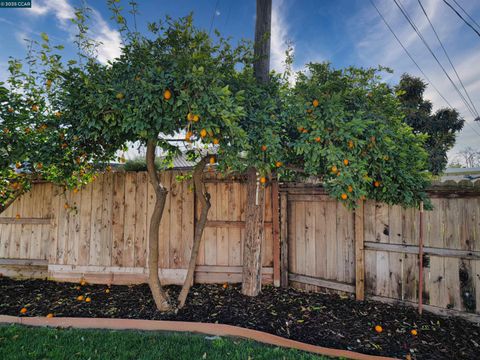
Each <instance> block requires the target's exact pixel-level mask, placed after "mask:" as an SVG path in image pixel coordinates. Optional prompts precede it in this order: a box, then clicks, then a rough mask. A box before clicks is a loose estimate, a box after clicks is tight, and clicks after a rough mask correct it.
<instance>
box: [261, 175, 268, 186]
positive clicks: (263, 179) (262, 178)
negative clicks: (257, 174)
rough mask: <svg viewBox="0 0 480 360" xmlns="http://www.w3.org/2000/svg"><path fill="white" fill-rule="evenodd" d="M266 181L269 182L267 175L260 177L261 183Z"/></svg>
mask: <svg viewBox="0 0 480 360" xmlns="http://www.w3.org/2000/svg"><path fill="white" fill-rule="evenodd" d="M266 182H267V178H265V177H263V176H262V177H261V178H260V183H261V184H265V183H266Z"/></svg>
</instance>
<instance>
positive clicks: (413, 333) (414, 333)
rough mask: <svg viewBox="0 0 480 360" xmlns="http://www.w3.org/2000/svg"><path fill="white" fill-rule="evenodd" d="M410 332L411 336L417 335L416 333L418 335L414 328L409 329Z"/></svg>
mask: <svg viewBox="0 0 480 360" xmlns="http://www.w3.org/2000/svg"><path fill="white" fill-rule="evenodd" d="M410 334H412V335H413V336H417V335H418V331H417V330H415V329H412V331H410Z"/></svg>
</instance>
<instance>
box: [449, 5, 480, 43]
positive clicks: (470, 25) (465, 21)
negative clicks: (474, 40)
mask: <svg viewBox="0 0 480 360" xmlns="http://www.w3.org/2000/svg"><path fill="white" fill-rule="evenodd" d="M443 2H444V3H445V4H447V5H448V7H449V8H450V9H452V10H453V11H454V12H455V14H457V15H458V17H459V18H460V19H462V20H463V21H464V23H465V24H467V25H468V26H469V27H471V28H472V30H473V31H475V32H476V33H477V35H478V36H480V32H478V30H477V29H475V28H474V27H473V26H472V24H470V23H469V22H468V21H467V20H465V18H464V17H463V16H462V15H461V14H460V13H459V12H458V11H457V10H456V9H455V8H454V7H453V6H452V5H450V3H449V2H448V1H446V0H443Z"/></svg>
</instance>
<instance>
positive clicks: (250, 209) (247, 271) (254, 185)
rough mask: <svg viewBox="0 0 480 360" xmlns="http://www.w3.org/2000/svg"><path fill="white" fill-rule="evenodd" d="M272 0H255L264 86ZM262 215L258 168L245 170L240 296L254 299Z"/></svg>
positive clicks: (258, 74) (258, 66) (258, 71)
mask: <svg viewBox="0 0 480 360" xmlns="http://www.w3.org/2000/svg"><path fill="white" fill-rule="evenodd" d="M271 28H272V0H257V18H256V22H255V47H254V56H255V62H254V67H253V70H254V74H255V78H256V79H257V81H259V82H261V83H267V82H268V81H269V73H270V38H271V36H270V35H271ZM264 213H265V189H264V187H263V186H262V185H261V184H260V183H259V179H258V174H257V169H256V168H254V167H251V168H250V169H248V171H247V208H246V212H245V239H244V245H243V282H242V293H243V294H244V295H247V296H257V295H258V294H259V293H260V290H261V289H262V244H263V237H264V235H263V229H264Z"/></svg>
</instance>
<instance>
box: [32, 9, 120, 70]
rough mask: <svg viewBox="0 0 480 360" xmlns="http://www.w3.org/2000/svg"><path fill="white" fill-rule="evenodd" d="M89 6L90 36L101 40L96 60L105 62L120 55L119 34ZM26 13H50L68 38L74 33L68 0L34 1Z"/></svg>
mask: <svg viewBox="0 0 480 360" xmlns="http://www.w3.org/2000/svg"><path fill="white" fill-rule="evenodd" d="M89 7H90V8H91V9H92V12H91V24H90V25H91V26H90V36H91V38H92V39H93V40H95V41H97V42H101V45H100V46H99V48H98V60H99V61H100V62H102V63H106V62H107V61H108V60H112V59H114V58H115V57H117V56H119V55H120V47H121V44H122V42H121V36H120V33H119V32H118V31H117V30H115V29H112V28H111V27H110V25H109V24H108V23H107V22H106V21H105V20H104V19H103V17H102V15H101V14H100V13H99V12H98V11H97V10H95V9H93V8H92V7H91V6H90V5H89ZM27 14H29V15H31V16H37V17H38V16H48V15H50V14H52V15H53V16H55V18H56V19H57V21H58V25H59V27H60V28H61V29H62V30H64V31H66V32H68V33H69V36H70V40H72V39H73V37H74V36H75V34H76V28H75V25H74V24H72V23H71V22H70V19H72V18H74V17H75V9H74V7H73V6H72V5H71V4H70V3H69V2H68V0H37V1H34V2H33V3H32V8H31V9H28V12H27Z"/></svg>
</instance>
